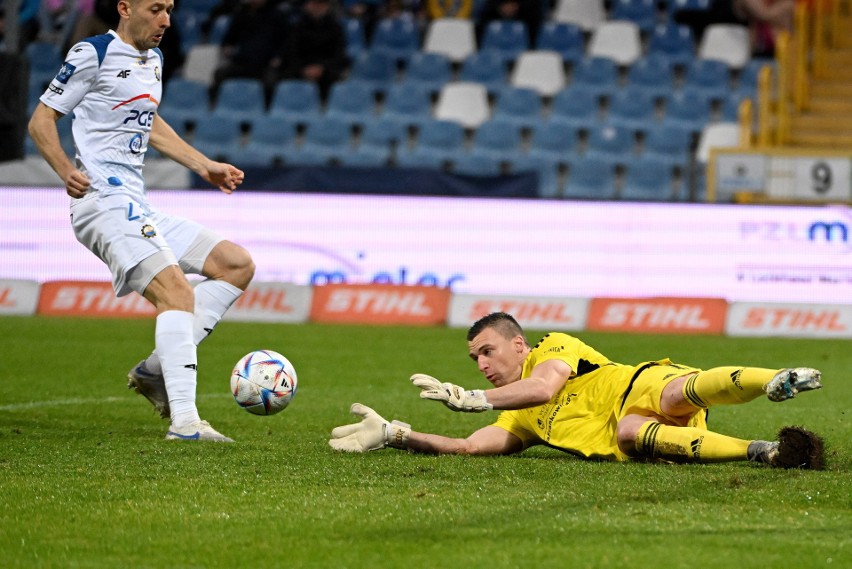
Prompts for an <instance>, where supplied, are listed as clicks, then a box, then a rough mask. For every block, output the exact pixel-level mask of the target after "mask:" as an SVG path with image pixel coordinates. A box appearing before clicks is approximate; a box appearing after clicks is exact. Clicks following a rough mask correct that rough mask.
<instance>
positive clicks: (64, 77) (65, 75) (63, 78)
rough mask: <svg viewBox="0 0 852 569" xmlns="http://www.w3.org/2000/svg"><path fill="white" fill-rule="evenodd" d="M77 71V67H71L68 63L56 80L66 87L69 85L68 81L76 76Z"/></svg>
mask: <svg viewBox="0 0 852 569" xmlns="http://www.w3.org/2000/svg"><path fill="white" fill-rule="evenodd" d="M76 70H77V67H76V66H74V65H71V64H70V63H68V62H67V61H66V62H65V63H63V64H62V67H60V68H59V73H57V74H56V80H57V81H59V82H60V83H62V84H63V85H64V84H66V83H68V80H69V79H71V76H72V75H74V72H75V71H76Z"/></svg>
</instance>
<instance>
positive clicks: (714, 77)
mask: <svg viewBox="0 0 852 569" xmlns="http://www.w3.org/2000/svg"><path fill="white" fill-rule="evenodd" d="M683 87H684V89H686V88H690V87H692V88H695V89H696V90H698V91H701V92H702V93H704V95H705V96H706V98H708V99H711V100H722V99H723V98H724V97H725V96H726V95H727V94H728V93H729V92H730V91H731V75H730V71H729V70H728V66H727V65H725V63H724V62H722V61H716V60H713V59H695V60H693V61H692V62H691V63H690V64H689V65H688V66H687V68H686V75H685V76H684V80H683Z"/></svg>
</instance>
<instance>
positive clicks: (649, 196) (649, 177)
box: [621, 157, 674, 201]
mask: <svg viewBox="0 0 852 569" xmlns="http://www.w3.org/2000/svg"><path fill="white" fill-rule="evenodd" d="M621 199H623V200H636V201H670V200H673V199H674V176H673V174H672V167H671V165H670V164H668V163H667V162H665V161H663V160H657V159H655V158H651V157H638V158H635V159H633V160H630V161H629V162H627V164H625V170H624V182H623V184H622V186H621Z"/></svg>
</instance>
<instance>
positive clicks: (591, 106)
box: [549, 83, 601, 131]
mask: <svg viewBox="0 0 852 569" xmlns="http://www.w3.org/2000/svg"><path fill="white" fill-rule="evenodd" d="M598 98H599V96H598V94H597V93H596V92H595V91H593V90H592V89H589V88H588V87H587V86H586V85H584V84H581V83H572V84H571V86H569V87H568V88H567V89H563V90H562V91H560V92H559V93H557V94H556V96H555V97H553V101H552V102H551V104H550V117H549V120H550V122H555V123H560V124H563V125H568V126H570V127H572V128H574V129H578V130H584V131H588V130H589V129H591V128H594V127H595V126H597V125H598V124H599V123H600V121H601V116H600V103H599V100H598Z"/></svg>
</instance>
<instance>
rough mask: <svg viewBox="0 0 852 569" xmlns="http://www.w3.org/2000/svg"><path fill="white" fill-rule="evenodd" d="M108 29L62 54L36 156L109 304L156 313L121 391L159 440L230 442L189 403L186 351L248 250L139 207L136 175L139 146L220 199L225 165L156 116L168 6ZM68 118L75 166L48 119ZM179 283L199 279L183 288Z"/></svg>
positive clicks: (128, 8)
mask: <svg viewBox="0 0 852 569" xmlns="http://www.w3.org/2000/svg"><path fill="white" fill-rule="evenodd" d="M117 9H118V13H119V16H120V19H119V23H118V26H117V27H116V30H115V31H112V30H110V32H109V33H107V34H103V35H100V36H95V37H91V38H88V39H85V40H83V41H82V42H80V43H78V44H76V45H74V46H73V47H72V48H71V50H70V51H69V52H68V56H67V60H66V61H65V63H64V64H63V65H62V68H61V69H60V70H59V73H58V74H57V75H56V77H55V78H54V79H53V80H52V81H51V82H50V85H49V87H48V89H47V91H46V92H45V93H44V95H42V97H41V100H40V103H39V105H38V106H37V107H36V109H35V111H34V112H33V115H32V118H31V119H30V124H29V131H30V135H31V136H32V138H33V140H34V141H35V143H36V146H37V147H38V149H39V151H40V152H41V154H42V155H43V156H44V158H45V159H46V160H47V162H48V163H49V164H50V166H51V167H52V168H53V169H54V171H56V173H57V174H58V175H59V177H60V178H61V179H62V180H63V182H64V183H65V189H66V192H67V193H68V195H69V196H71V198H72V199H71V223H72V226H73V228H74V233H75V235H76V237H77V239H78V240H79V241H80V242H81V243H83V244H84V245H85V246H86V247H88V248H89V249H90V250H91V251H92V252H93V253H94V254H95V255H97V256H98V257H99V258H100V259H101V260H103V261H104V262H105V263H106V264H107V265H108V266H109V268H110V271H111V272H112V279H113V287H114V288H115V291H116V294H117V295H119V296H123V295H125V294H128V293H130V292H131V291H136V292H138V293H139V294H141V295H142V296H144V297H145V298H146V299H148V300H149V301H150V302H151V303H152V304H153V305H154V306H155V307H156V311H157V320H156V328H155V333H154V337H155V349H154V351H153V352H152V354H151V355H150V356H149V357H148V358H147V359H145V360H143V361H142V362H140V363H139V364H138V365H137V366H136V367H135V368H133V369H132V370H131V371H130V373H129V375H128V377H129V384H128V387H131V388H134V389H136V391H137V392H139V393H141V394H142V395H144V396H145V397H147V398H148V400H149V401H151V403H153V404H154V406H155V408H156V409H157V410H158V411H159V412H160V414H161V415H162V416H163V417H164V418H170V419H171V427H170V428H169V431H168V434H167V435H166V438H167V439H171V440H212V441H224V442H231V439H229V438H228V437H225V436H224V435H222V434H220V433H218V432H217V431H216V430H215V429H213V428H212V427H211V426H210V425H209V424H208V423H207V422H206V421H202V420H201V418H200V417H199V415H198V409H197V408H196V405H195V390H196V374H197V356H196V346H197V344H198V343H199V342H201V341H202V340H203V339H204V338H205V337H207V335H208V334H209V333H210V332H212V330H213V328H214V327H215V326H216V324H217V323H218V322H219V320H220V319H221V318H222V316H223V315H224V313H225V312H226V311H227V310H228V308H230V306H231V305H232V304H233V303H234V302H235V301H236V300H237V298H239V296H240V295H241V294H242V292H243V291H244V290H245V288H246V287H247V286H248V284H249V282H250V281H251V279H252V277H253V276H254V263H253V262H252V259H251V256H250V255H249V254H248V252H247V251H246V250H245V249H243V248H242V247H240V246H239V245H236V244H235V243H232V242H230V241H227V240H224V239H222V238H221V237H219V236H218V235H216V234H215V233H214V232H213V231H211V230H209V229H206V228H204V227H202V226H201V225H199V224H198V223H195V222H193V221H191V220H188V219H184V218H181V217H177V216H172V215H168V214H166V213H163V212H160V211H157V209H156V208H154V207H153V206H151V205H150V204H149V203H148V200H147V197H146V192H145V183H144V180H143V177H142V165H143V161H144V156H145V152H146V150H147V149H148V146H149V145H150V146H152V147H154V148H155V149H157V150H158V151H159V152H160V153H162V154H163V155H165V156H167V157H169V158H171V159H172V160H175V161H176V162H178V163H180V164H182V165H183V166H185V167H187V168H189V169H191V170H192V171H193V172H195V173H196V174H198V175H199V176H201V177H202V178H203V179H204V180H206V181H208V182H210V183H211V184H212V185H214V186H217V187H218V188H219V189H220V190H221V191H223V192H225V193H226V194H230V193H231V192H232V191H234V190H235V189H236V187H237V186H238V185H240V184H241V183H242V181H243V172H242V171H241V170H239V169H237V168H236V167H234V166H232V165H230V164H226V163H222V162H215V161H213V160H210V159H209V158H207V157H206V156H204V155H203V154H202V153H200V152H199V151H197V150H196V149H194V148H193V147H192V146H190V145H189V144H187V143H186V142H184V141H183V140H182V139H181V138H180V137H179V136H178V135H177V134H176V133H175V131H174V130H173V129H172V128H171V127H170V126H169V125H168V124H167V123H166V122H165V121H164V120H163V119H162V118H161V117H160V116H159V115H158V114H157V107H158V105H159V103H160V99H161V93H162V82H161V76H162V68H163V56H162V53H161V52H160V50H159V49H157V46H158V45H159V43H160V40H162V38H163V34H164V33H165V32H166V30H167V29H168V27H169V25H170V18H171V13H172V10H173V9H174V1H173V0H119V1H118V6H117ZM72 112H73V118H74V122H73V127H72V130H73V134H74V143H75V146H76V149H77V150H76V160H75V162H76V163H72V162H71V160H70V159H69V158H68V156H66V155H65V152H64V151H63V150H62V147H61V145H60V142H59V135H58V131H57V128H56V121H57V120H59V119H60V118H62V116H64V115H66V114H68V113H72ZM184 273H194V274H201V275H203V276H205V277H207V279H206V280H204V281H202V282H201V283H199V284H198V285H196V286H195V287H192V286H191V285H190V283H189V281H188V280H187V279H186V276H185V274H184Z"/></svg>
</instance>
